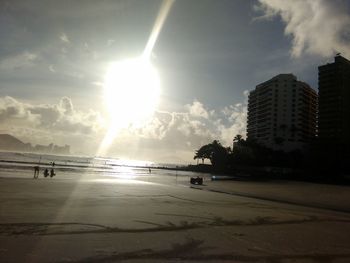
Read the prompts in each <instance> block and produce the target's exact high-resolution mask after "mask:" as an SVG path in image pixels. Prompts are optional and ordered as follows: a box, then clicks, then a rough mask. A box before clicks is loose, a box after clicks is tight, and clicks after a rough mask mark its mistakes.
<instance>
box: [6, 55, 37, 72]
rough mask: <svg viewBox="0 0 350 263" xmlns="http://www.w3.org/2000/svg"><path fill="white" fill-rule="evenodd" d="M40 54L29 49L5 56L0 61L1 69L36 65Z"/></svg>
mask: <svg viewBox="0 0 350 263" xmlns="http://www.w3.org/2000/svg"><path fill="white" fill-rule="evenodd" d="M37 59H38V55H37V54H35V53H31V52H28V51H25V52H22V53H19V54H17V55H14V56H11V57H7V58H4V59H3V60H1V61H0V69H17V68H24V67H31V66H34V65H35V61H36V60H37Z"/></svg>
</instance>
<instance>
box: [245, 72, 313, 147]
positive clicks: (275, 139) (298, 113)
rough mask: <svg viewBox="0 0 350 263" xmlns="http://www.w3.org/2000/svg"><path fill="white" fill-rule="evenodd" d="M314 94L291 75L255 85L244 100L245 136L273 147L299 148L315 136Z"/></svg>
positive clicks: (282, 75) (308, 87)
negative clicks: (245, 107)
mask: <svg viewBox="0 0 350 263" xmlns="http://www.w3.org/2000/svg"><path fill="white" fill-rule="evenodd" d="M316 114H317V93H316V91H314V90H313V89H312V88H310V86H309V85H308V84H306V83H304V82H301V81H298V80H297V78H296V77H295V76H294V75H292V74H280V75H277V76H275V77H273V78H272V79H270V80H268V81H266V82H264V83H261V84H259V85H257V86H256V88H255V90H253V91H251V92H250V94H249V99H248V124H247V139H248V140H254V141H256V142H257V143H259V144H262V145H265V146H267V147H269V148H272V149H274V150H283V151H292V150H297V149H300V150H302V149H303V148H304V146H305V144H306V143H308V142H310V141H311V140H313V139H314V138H315V136H316Z"/></svg>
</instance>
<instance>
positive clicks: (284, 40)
mask: <svg viewBox="0 0 350 263" xmlns="http://www.w3.org/2000/svg"><path fill="white" fill-rule="evenodd" d="M162 2H163V1H161V0H144V1H138V0H100V1H94V0H75V1H67V0H60V1H53V0H46V1H43V0H41V1H39V0H22V1H19V0H11V1H5V0H2V1H1V2H0V133H9V134H12V135H14V136H16V137H18V138H19V139H21V140H23V141H24V142H31V143H34V144H38V143H39V144H48V143H50V142H53V143H55V144H58V145H63V144H69V145H71V151H72V153H75V154H87V155H95V154H96V153H97V149H98V148H99V145H100V144H101V142H102V141H103V139H104V138H105V135H106V133H107V132H108V130H109V127H110V125H111V124H110V113H108V112H107V109H106V105H105V98H104V80H105V76H106V72H107V71H108V68H109V67H110V65H111V63H113V62H115V61H119V60H124V59H129V58H135V57H138V56H140V55H141V54H142V53H143V51H144V49H145V47H146V44H147V42H148V39H149V37H150V34H151V31H152V28H153V26H154V23H155V20H156V18H157V16H158V13H159V10H160V7H161V6H162ZM349 14H350V2H349V1H346V0H344V1H341V0H332V1H331V0H293V1H286V0H283V1H282V0H256V1H255V0H176V1H174V3H173V5H172V6H171V9H170V11H169V13H168V16H167V17H166V20H165V23H164V24H163V27H162V30H161V32H160V34H159V36H158V38H157V41H156V43H155V45H154V47H153V50H152V54H151V58H150V59H151V63H152V64H153V66H154V67H155V68H156V69H157V71H158V74H159V79H160V89H161V95H160V100H159V104H158V106H157V108H156V111H155V112H154V114H153V116H152V117H151V118H149V119H148V122H145V123H144V124H143V125H141V126H140V125H139V126H137V127H136V126H128V127H125V128H123V129H119V130H118V132H117V134H116V136H115V137H114V139H113V141H112V142H111V145H110V147H109V148H108V151H107V152H105V155H109V156H115V157H121V158H130V159H141V160H150V161H158V162H172V163H189V162H193V160H192V159H193V153H194V151H195V149H198V148H199V147H200V146H201V145H203V144H206V143H208V142H210V141H212V140H213V139H219V140H220V141H221V142H222V144H224V145H225V146H229V145H231V141H232V138H233V137H234V136H235V135H236V134H242V135H245V126H246V108H247V105H246V102H247V94H248V93H247V92H248V91H249V90H252V89H254V87H255V86H256V85H257V84H258V83H261V82H263V81H265V80H268V79H269V78H271V77H273V76H275V75H277V74H279V73H293V74H295V75H296V76H297V77H298V79H300V80H302V81H305V82H307V83H309V84H310V85H311V86H312V87H313V88H314V89H316V90H317V66H319V65H322V64H325V63H327V62H332V61H333V56H334V55H335V54H336V53H338V52H341V53H342V54H343V55H344V56H345V57H347V58H349V57H350V15H349ZM136 78H137V76H136Z"/></svg>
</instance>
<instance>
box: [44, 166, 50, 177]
mask: <svg viewBox="0 0 350 263" xmlns="http://www.w3.org/2000/svg"><path fill="white" fill-rule="evenodd" d="M44 176H45V177H48V176H49V170H48V169H47V168H45V170H44Z"/></svg>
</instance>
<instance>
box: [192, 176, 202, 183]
mask: <svg viewBox="0 0 350 263" xmlns="http://www.w3.org/2000/svg"><path fill="white" fill-rule="evenodd" d="M190 182H191V184H198V185H202V184H203V178H202V177H199V176H197V177H191V179H190Z"/></svg>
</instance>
